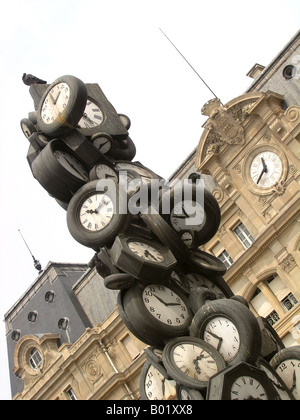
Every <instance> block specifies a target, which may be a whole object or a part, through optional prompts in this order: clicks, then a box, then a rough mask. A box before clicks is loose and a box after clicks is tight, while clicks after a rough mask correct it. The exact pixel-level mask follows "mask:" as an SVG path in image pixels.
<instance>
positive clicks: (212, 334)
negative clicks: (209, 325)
mask: <svg viewBox="0 0 300 420" xmlns="http://www.w3.org/2000/svg"><path fill="white" fill-rule="evenodd" d="M206 332H207V333H208V334H210V335H211V336H212V337H214V338H216V339H217V340H218V341H219V342H218V347H217V351H219V350H220V348H221V346H222V342H223V338H222V337H219V336H218V335H217V334H214V333H213V332H211V331H208V330H207V331H206Z"/></svg>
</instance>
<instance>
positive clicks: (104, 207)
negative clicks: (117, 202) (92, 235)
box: [79, 193, 114, 232]
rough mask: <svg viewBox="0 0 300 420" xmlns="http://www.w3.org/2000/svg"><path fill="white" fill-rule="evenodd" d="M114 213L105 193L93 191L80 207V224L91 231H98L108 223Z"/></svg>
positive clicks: (112, 205) (109, 199) (111, 203)
mask: <svg viewBox="0 0 300 420" xmlns="http://www.w3.org/2000/svg"><path fill="white" fill-rule="evenodd" d="M113 215H114V204H113V202H112V200H111V198H110V197H109V196H108V195H106V194H101V193H95V194H93V195H90V197H89V198H87V199H86V200H85V201H84V202H83V204H82V206H81V209H80V216H79V219H80V222H81V224H82V226H83V227H84V228H85V229H87V230H89V231H92V232H98V231H100V230H102V229H104V228H105V227H106V226H108V225H109V223H110V222H111V220H112V218H113Z"/></svg>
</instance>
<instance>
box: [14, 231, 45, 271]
mask: <svg viewBox="0 0 300 420" xmlns="http://www.w3.org/2000/svg"><path fill="white" fill-rule="evenodd" d="M18 232H19V234H20V235H21V237H22V239H23V241H24V244H25V245H26V246H27V249H28V251H29V252H30V255H31V256H32V259H33V265H34V268H35V269H36V270H38V272H39V274H40V273H41V272H42V271H43V270H42V266H41V264H40V262H39V261H38V260H36V259H35V258H34V255H33V253H32V252H31V250H30V248H29V246H28V245H27V242H26V241H25V239H24V237H23V235H22V232H21V231H20V229H18Z"/></svg>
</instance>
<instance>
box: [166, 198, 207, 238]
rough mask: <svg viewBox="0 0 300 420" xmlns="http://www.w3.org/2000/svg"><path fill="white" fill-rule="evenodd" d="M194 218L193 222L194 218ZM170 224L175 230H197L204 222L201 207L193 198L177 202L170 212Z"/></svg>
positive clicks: (204, 217) (204, 218)
mask: <svg viewBox="0 0 300 420" xmlns="http://www.w3.org/2000/svg"><path fill="white" fill-rule="evenodd" d="M193 219H195V222H194V220H193ZM170 221H171V225H172V226H173V228H174V229H175V230H176V231H177V232H181V231H184V230H193V231H196V232H199V231H200V230H201V229H202V227H203V225H204V224H205V222H206V216H205V213H204V210H203V207H202V206H201V205H200V204H199V203H197V202H196V201H193V200H185V201H180V202H179V203H177V204H176V205H175V206H174V207H173V209H172V211H171V214H170Z"/></svg>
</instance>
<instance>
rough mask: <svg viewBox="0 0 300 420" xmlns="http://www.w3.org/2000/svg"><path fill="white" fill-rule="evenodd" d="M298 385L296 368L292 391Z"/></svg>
mask: <svg viewBox="0 0 300 420" xmlns="http://www.w3.org/2000/svg"><path fill="white" fill-rule="evenodd" d="M296 387H297V378H296V371H295V370H294V373H293V384H292V388H291V389H290V391H291V392H293V391H294V389H295V388H296Z"/></svg>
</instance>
